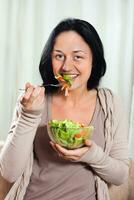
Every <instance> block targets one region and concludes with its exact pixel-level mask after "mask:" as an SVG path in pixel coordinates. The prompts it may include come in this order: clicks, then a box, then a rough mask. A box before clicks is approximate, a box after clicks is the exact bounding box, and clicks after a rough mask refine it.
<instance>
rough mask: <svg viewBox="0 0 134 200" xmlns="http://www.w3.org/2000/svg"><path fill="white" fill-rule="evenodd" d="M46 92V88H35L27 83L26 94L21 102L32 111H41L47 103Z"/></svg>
mask: <svg viewBox="0 0 134 200" xmlns="http://www.w3.org/2000/svg"><path fill="white" fill-rule="evenodd" d="M44 90H45V89H44V87H40V86H33V85H31V84H30V83H26V85H25V91H26V92H25V94H24V96H23V97H22V100H21V104H22V105H23V107H24V108H25V109H27V110H30V111H33V110H34V111H35V110H41V109H42V108H43V105H44V101H45V95H44Z"/></svg>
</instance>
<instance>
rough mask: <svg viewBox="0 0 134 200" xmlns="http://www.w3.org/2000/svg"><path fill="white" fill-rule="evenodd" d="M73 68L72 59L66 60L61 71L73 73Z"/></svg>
mask: <svg viewBox="0 0 134 200" xmlns="http://www.w3.org/2000/svg"><path fill="white" fill-rule="evenodd" d="M72 68H73V61H72V59H71V58H66V59H65V60H64V62H63V65H62V67H61V70H62V71H63V72H68V71H71V70H72Z"/></svg>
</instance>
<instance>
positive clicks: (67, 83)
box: [55, 74, 73, 96]
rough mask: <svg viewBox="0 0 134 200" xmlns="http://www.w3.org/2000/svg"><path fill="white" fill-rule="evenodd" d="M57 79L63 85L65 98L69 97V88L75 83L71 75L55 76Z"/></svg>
mask: <svg viewBox="0 0 134 200" xmlns="http://www.w3.org/2000/svg"><path fill="white" fill-rule="evenodd" d="M55 78H56V79H57V80H58V81H59V82H60V83H61V86H62V87H61V90H64V91H65V96H68V95H69V92H68V90H69V88H70V87H71V85H72V83H73V79H72V77H71V76H70V75H69V74H63V75H61V74H57V75H55Z"/></svg>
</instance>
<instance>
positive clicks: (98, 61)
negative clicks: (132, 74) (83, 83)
mask: <svg viewBox="0 0 134 200" xmlns="http://www.w3.org/2000/svg"><path fill="white" fill-rule="evenodd" d="M65 31H75V32H77V33H78V34H79V35H80V36H81V37H82V38H83V39H84V41H85V42H86V43H87V44H88V45H89V47H90V49H91V51H92V55H93V63H92V71H91V75H90V78H89V80H88V82H87V88H88V89H93V88H97V87H98V85H99V82H100V79H101V77H102V76H103V75H104V74H105V72H106V62H105V58H104V50H103V45H102V42H101V39H100V37H99V35H98V33H97V31H96V30H95V28H94V27H93V26H92V25H91V24H90V23H88V22H87V21H84V20H80V19H74V18H68V19H65V20H63V21H61V22H60V23H59V24H58V25H57V26H56V27H55V28H54V29H53V31H52V33H51V34H50V36H49V38H48V40H47V42H46V45H45V47H44V49H43V52H42V56H41V60H40V65H39V71H40V74H41V77H42V80H43V84H49V83H53V84H57V83H58V81H57V80H56V79H55V77H54V74H53V70H52V60H51V54H52V51H53V47H54V44H55V40H56V37H57V36H58V35H59V34H60V33H62V32H65ZM55 90H56V88H52V87H47V88H46V92H53V91H55Z"/></svg>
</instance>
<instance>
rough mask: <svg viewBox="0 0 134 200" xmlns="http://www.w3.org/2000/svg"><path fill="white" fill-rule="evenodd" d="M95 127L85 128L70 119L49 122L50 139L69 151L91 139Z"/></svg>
mask: <svg viewBox="0 0 134 200" xmlns="http://www.w3.org/2000/svg"><path fill="white" fill-rule="evenodd" d="M93 129H94V128H93V126H84V125H83V124H80V123H78V122H74V121H72V120H69V119H65V120H51V121H49V135H50V138H51V139H52V140H53V141H54V142H56V143H58V144H60V145H61V146H63V147H66V148H68V149H75V148H79V147H81V146H83V145H84V141H85V140H86V139H90V138H91V135H92V132H93Z"/></svg>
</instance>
